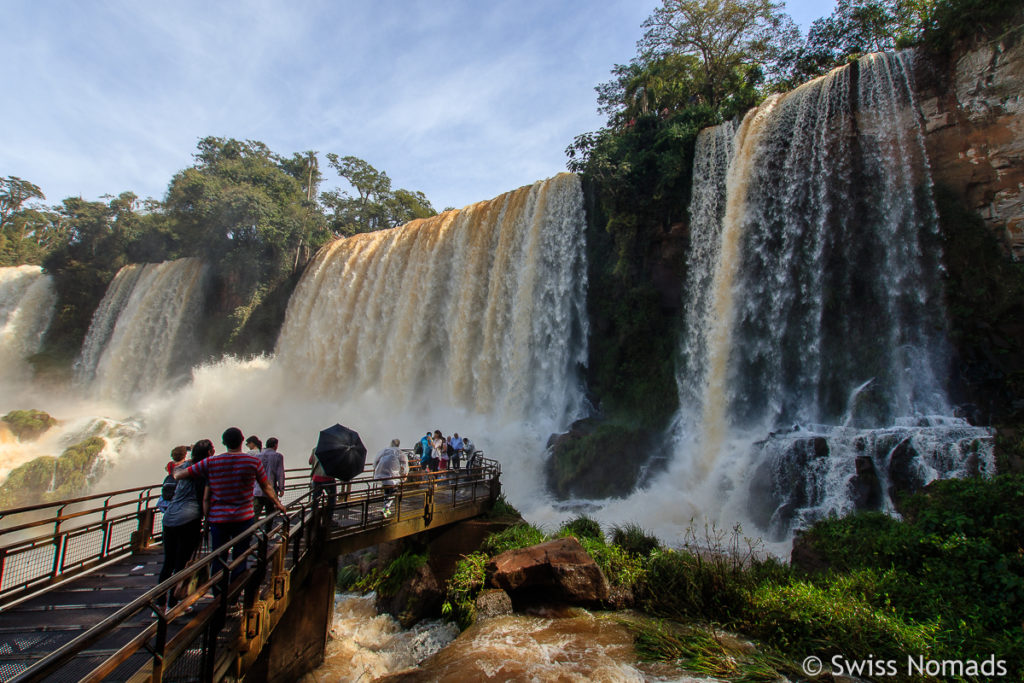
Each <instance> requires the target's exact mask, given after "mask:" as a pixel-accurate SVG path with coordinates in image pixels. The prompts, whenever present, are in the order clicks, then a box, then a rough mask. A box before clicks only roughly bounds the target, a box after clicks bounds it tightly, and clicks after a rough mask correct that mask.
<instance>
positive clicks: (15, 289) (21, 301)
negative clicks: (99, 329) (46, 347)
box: [0, 266, 57, 384]
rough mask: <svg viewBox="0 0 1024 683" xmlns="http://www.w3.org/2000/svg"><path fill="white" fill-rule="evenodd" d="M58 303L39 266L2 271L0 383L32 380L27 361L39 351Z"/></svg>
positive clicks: (51, 281) (0, 283)
mask: <svg viewBox="0 0 1024 683" xmlns="http://www.w3.org/2000/svg"><path fill="white" fill-rule="evenodd" d="M56 301H57V294H56V292H55V291H54V288H53V280H52V279H51V278H50V276H49V275H44V274H43V271H42V268H40V267H39V266H13V267H7V268H0V382H3V383H5V384H6V383H9V382H19V381H25V380H27V379H29V377H30V376H31V368H30V367H29V365H28V362H27V359H28V357H29V356H31V355H32V354H33V353H35V352H36V351H38V350H39V345H40V344H41V343H42V340H43V335H44V334H45V333H46V329H47V328H48V327H49V326H50V319H51V318H52V317H53V307H54V304H55V303H56Z"/></svg>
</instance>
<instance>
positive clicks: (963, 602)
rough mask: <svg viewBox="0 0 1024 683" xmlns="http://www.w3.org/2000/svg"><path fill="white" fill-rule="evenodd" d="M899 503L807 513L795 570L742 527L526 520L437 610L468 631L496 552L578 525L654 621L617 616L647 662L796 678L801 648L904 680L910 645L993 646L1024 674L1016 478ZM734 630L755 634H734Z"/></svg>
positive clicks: (975, 649) (961, 485) (1023, 517)
mask: <svg viewBox="0 0 1024 683" xmlns="http://www.w3.org/2000/svg"><path fill="white" fill-rule="evenodd" d="M902 508H903V509H904V510H905V511H906V518H905V520H903V521H901V520H897V519H894V518H892V517H888V516H886V515H882V514H879V513H860V514H857V515H854V516H851V517H847V518H844V519H828V520H824V521H821V522H819V523H817V524H815V525H814V526H812V527H811V528H810V529H809V530H808V531H807V532H805V534H804V537H803V538H802V539H801V541H800V543H801V544H802V545H804V546H805V547H807V548H810V552H811V555H812V556H813V557H814V560H815V561H814V562H813V563H803V564H802V565H800V564H798V565H797V566H790V565H786V564H783V563H781V562H779V561H778V560H776V559H774V558H772V557H771V556H768V555H766V554H765V553H764V552H763V550H762V549H761V547H760V545H759V542H758V541H754V540H751V539H747V538H744V537H743V535H742V531H741V530H740V529H739V528H736V529H733V530H731V531H722V530H719V529H715V528H713V527H708V528H705V529H703V530H697V529H692V528H691V529H690V530H689V531H688V532H687V535H686V538H685V539H684V542H683V545H682V547H681V548H679V549H667V548H663V547H660V546H659V545H658V544H657V542H656V541H655V540H654V539H653V538H652V537H651V536H650V535H649V534H647V533H646V532H644V530H643V529H641V528H639V527H637V526H636V525H631V524H627V525H625V526H623V527H621V528H615V529H614V530H613V534H612V538H611V540H610V541H606V540H605V536H604V533H603V531H602V530H601V527H600V525H598V524H597V523H596V522H594V520H592V519H589V518H587V517H577V518H575V519H573V520H570V521H568V522H566V523H565V524H564V525H562V527H561V528H559V529H558V530H557V531H556V532H555V533H554V534H551V535H548V534H545V533H544V532H543V531H542V530H541V529H538V528H536V527H532V526H529V525H526V524H522V525H519V526H516V527H512V528H510V529H508V530H506V531H504V532H502V533H500V534H496V535H494V536H492V537H491V538H490V539H488V541H487V543H486V544H485V546H484V547H482V548H481V549H480V551H478V552H476V553H473V554H472V555H470V556H467V557H465V558H464V559H463V560H462V561H461V562H460V563H459V565H458V568H457V570H456V572H455V575H454V576H453V577H452V579H451V580H450V581H449V583H448V587H447V602H446V604H445V607H444V610H445V613H446V614H448V615H449V616H450V617H451V618H453V619H454V620H456V621H457V622H458V623H459V624H460V625H461V626H462V627H463V628H465V627H466V626H468V625H469V624H470V623H472V621H473V618H474V613H475V609H474V600H475V598H476V595H477V594H478V593H479V592H480V591H481V590H482V589H483V587H484V585H485V578H486V576H485V567H486V564H487V561H488V560H489V559H490V558H491V557H493V556H494V555H496V554H498V553H499V552H503V551H505V550H510V549H513V548H520V547H526V546H530V545H533V544H535V543H540V542H542V541H544V540H547V539H548V538H553V537H562V536H573V537H575V538H577V539H578V540H579V541H580V543H581V544H582V545H583V546H584V548H585V549H586V550H587V552H589V553H590V555H591V556H592V557H593V558H594V559H595V561H596V562H597V563H598V565H599V566H600V567H601V568H602V570H603V571H604V572H605V574H606V576H607V577H608V579H609V582H610V583H611V584H612V585H613V586H617V587H619V588H621V589H625V590H628V591H631V592H632V593H633V594H634V595H635V597H636V601H637V606H638V607H640V608H642V609H643V611H644V612H645V613H647V614H648V615H650V616H652V617H655V618H656V619H654V620H652V619H649V618H647V617H637V616H635V615H634V616H628V615H625V616H623V617H622V619H623V622H624V623H625V625H626V626H627V627H629V628H630V629H631V630H633V631H634V633H635V636H636V640H637V647H638V653H639V654H640V655H641V656H642V657H644V658H647V659H654V660H661V661H668V662H673V663H675V664H678V665H680V666H684V667H686V668H687V669H688V670H690V671H697V672H702V673H706V674H709V675H715V676H720V677H723V678H726V679H728V680H737V681H739V680H776V679H777V676H778V675H780V674H783V675H785V674H796V675H797V676H798V677H799V676H800V675H802V674H800V673H799V668H798V662H800V661H801V660H802V659H803V658H804V657H806V656H809V655H815V656H818V657H820V658H821V659H822V660H824V661H825V662H826V663H827V662H829V661H830V660H831V658H832V657H833V656H839V657H842V658H843V660H844V661H855V660H868V659H871V658H873V659H875V660H881V661H890V660H891V661H895V662H897V663H898V664H897V669H898V671H897V673H896V674H895V675H892V676H888V674H887V675H886V676H883V678H885V679H886V680H911V679H914V676H908V675H907V668H906V661H907V657H908V656H909V657H914V658H917V657H924V658H925V659H930V660H958V661H964V662H967V661H971V660H973V661H976V662H982V661H984V660H986V659H988V658H989V657H990V656H991V655H995V656H996V659H997V660H1004V661H1005V662H1006V667H1007V672H1008V676H1009V677H1010V678H1016V677H1019V676H1021V675H1024V632H1022V631H1021V628H1020V614H1021V612H1022V608H1024V541H1022V537H1021V535H1020V529H1021V527H1022V525H1024V477H1022V476H1015V475H1001V476H998V477H995V478H991V479H967V480H948V481H940V482H935V483H933V484H932V485H930V486H929V487H927V488H926V489H925V490H924V491H923V492H921V493H918V494H916V495H914V496H911V497H909V498H908V499H906V500H905V501H904V502H903V504H902ZM805 556H806V555H805ZM659 619H660V620H659ZM727 631H731V632H735V633H739V634H741V637H752V638H755V639H756V641H757V642H758V643H759V645H758V646H757V647H756V648H755V649H753V650H751V649H750V648H736V647H734V646H731V645H729V638H727V637H725V636H724V633H725V632H727ZM733 640H735V639H733ZM759 672H760V673H759ZM868 678H869V679H874V676H873V675H872V674H870V673H869V674H868ZM964 678H965V679H966V680H975V679H979V678H984V676H974V677H972V676H970V675H967V676H965V677H964Z"/></svg>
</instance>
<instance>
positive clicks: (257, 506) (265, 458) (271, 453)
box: [250, 436, 284, 517]
mask: <svg viewBox="0 0 1024 683" xmlns="http://www.w3.org/2000/svg"><path fill="white" fill-rule="evenodd" d="M250 438H252V437H250ZM277 444H278V441H277V437H275V436H272V437H270V438H269V439H267V447H266V448H264V449H263V450H262V451H260V455H259V458H260V462H262V463H263V471H265V472H266V473H267V481H269V482H270V486H271V487H272V488H273V489H274V493H276V494H277V497H278V498H280V497H281V496H283V495H284V456H283V455H281V454H280V453H278V452H277ZM252 495H253V501H254V502H253V508H254V511H255V513H256V516H257V517H262V516H263V513H264V512H270V499H269V498H267V497H266V496H264V495H263V491H262V490H260V485H259V483H258V482H257V483H256V484H255V486H254V487H253V491H252Z"/></svg>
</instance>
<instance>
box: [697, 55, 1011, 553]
mask: <svg viewBox="0 0 1024 683" xmlns="http://www.w3.org/2000/svg"><path fill="white" fill-rule="evenodd" d="M908 61H909V56H907V55H905V54H902V53H901V54H896V55H883V54H875V55H868V56H866V57H864V58H862V59H861V60H859V61H858V62H857V63H856V64H852V65H849V66H847V67H843V68H840V69H836V70H835V71H833V72H832V73H830V74H828V75H826V76H824V77H822V78H819V79H816V80H814V81H811V82H810V83H807V84H804V85H803V86H801V87H799V88H797V89H796V90H794V91H792V92H790V93H787V94H785V95H781V96H773V97H771V98H769V99H768V100H766V101H765V102H764V103H763V104H762V105H761V106H760V107H759V108H757V109H755V110H753V111H751V112H750V113H748V114H747V116H746V117H745V118H744V120H743V122H742V124H741V125H740V126H739V128H738V129H737V130H736V133H735V135H731V134H732V130H733V127H732V125H731V124H724V125H723V126H719V127H717V128H715V129H711V130H708V131H705V132H703V133H702V134H701V136H700V138H699V139H698V146H697V156H696V160H695V168H694V177H695V185H694V192H693V199H692V202H691V209H690V212H691V221H692V247H691V254H690V259H689V269H690V270H689V280H688V294H689V296H691V297H692V300H693V304H692V306H691V307H690V308H689V309H688V310H687V313H686V320H685V325H686V327H685V333H684V340H683V342H682V345H681V363H680V367H681V372H680V377H679V386H680V404H681V406H682V408H681V411H680V415H679V418H678V421H677V434H678V438H679V441H680V448H679V450H680V453H681V457H682V460H684V461H685V462H686V463H687V467H686V472H687V476H688V477H689V481H688V485H689V486H693V485H694V484H696V483H700V484H705V483H706V482H707V478H708V477H709V476H711V475H712V473H717V477H716V478H714V480H713V481H712V485H713V486H719V487H722V488H725V489H727V490H733V491H739V492H741V495H734V496H732V497H733V498H734V499H735V498H739V497H741V496H742V497H744V498H746V497H747V495H748V494H749V497H750V501H749V503H748V504H747V505H746V510H744V511H743V512H742V513H741V515H740V516H742V517H748V518H750V517H752V518H753V519H754V520H755V521H758V522H759V523H761V524H762V525H766V526H770V527H771V528H772V530H773V531H774V535H775V536H776V537H778V538H782V537H785V535H786V534H787V533H789V531H790V530H791V528H793V526H794V525H798V524H802V523H805V522H807V521H810V520H812V519H814V518H816V517H818V516H821V515H822V514H827V513H828V512H846V511H849V509H852V508H853V507H855V506H857V505H860V506H866V507H878V508H887V507H889V506H890V503H889V501H888V495H889V488H890V487H891V485H892V482H889V483H888V485H885V482H887V481H888V479H889V475H890V474H891V473H893V472H894V471H895V470H896V469H899V470H900V471H901V472H902V473H903V475H905V477H909V478H910V479H912V481H910V482H909V483H910V484H911V487H916V486H919V485H921V484H922V483H926V482H927V481H929V480H931V479H934V478H936V477H945V476H956V475H958V474H963V473H964V472H966V471H967V469H969V468H967V467H966V466H965V465H964V462H965V461H966V460H967V459H968V457H969V455H970V454H973V458H974V464H973V465H972V466H971V467H972V468H973V470H974V471H986V470H988V469H990V468H991V465H992V463H991V447H990V445H989V441H990V438H989V432H988V431H987V430H981V429H976V428H972V427H969V426H968V425H966V424H964V423H962V422H961V421H952V424H951V423H950V422H951V421H950V420H944V421H936V420H930V421H929V420H920V419H917V418H915V420H914V422H915V424H914V425H913V426H910V425H904V426H901V427H899V428H898V429H896V428H893V429H896V431H895V432H893V433H892V434H889V435H888V436H885V437H882V436H879V435H878V433H877V432H872V431H870V429H871V428H879V427H885V426H887V425H893V424H895V423H896V422H897V418H899V417H900V416H909V415H936V414H940V415H941V414H949V413H951V412H952V411H951V408H950V406H949V402H948V399H947V397H946V390H945V386H944V384H943V377H944V376H945V375H946V374H947V366H948V359H949V352H948V343H947V340H946V321H945V314H944V308H943V304H942V291H941V272H942V270H941V268H942V266H941V258H942V255H941V249H940V244H939V236H938V227H937V216H936V211H935V206H934V203H933V200H932V188H931V181H930V175H929V171H928V162H927V157H926V156H925V151H924V145H923V141H922V138H921V132H920V129H919V125H918V116H919V115H918V111H917V108H916V103H915V101H914V97H913V89H912V85H911V82H910V64H909V63H908ZM730 137H731V138H732V141H731V151H730V143H729V142H728V140H729V138H730ZM723 179H724V182H723ZM723 204H724V209H723ZM917 422H921V423H922V424H917ZM936 422H938V423H936ZM817 423H828V424H836V425H838V424H842V425H844V427H842V428H831V427H828V428H826V427H818V428H809V427H808V426H807V425H812V424H817ZM793 424H796V425H799V426H798V427H797V428H794V429H786V430H785V431H786V432H787V433H786V434H784V435H781V434H778V433H771V434H770V436H769V438H768V439H767V440H763V441H760V442H757V443H756V444H755V445H754V446H753V447H751V446H749V445H748V446H747V447H742V446H738V444H739V443H742V442H744V441H745V443H747V444H750V442H751V441H752V440H753V439H752V438H750V436H749V435H752V434H759V435H761V436H762V437H763V436H764V435H765V434H769V432H779V431H780V430H779V426H780V425H793ZM742 435H745V436H742ZM911 443H912V444H913V448H911V447H910V446H908V445H906V444H911ZM899 444H905V445H904V448H903V453H904V455H902V456H899V457H897V456H896V450H898V449H899V447H900V446H899ZM950 444H952V445H950ZM910 451H913V453H914V454H915V455H916V456H918V457H919V459H920V463H918V464H915V465H913V466H912V467H911V466H905V465H906V463H905V462H904V460H906V459H907V456H906V454H907V453H908V452H910ZM893 458H896V460H897V461H898V462H899V463H900V464H899V465H898V466H894V465H893V464H892V459H893ZM911 459H913V458H911ZM739 460H746V462H747V464H748V466H747V467H744V468H737V467H736V463H737V461H739ZM750 471H754V472H756V474H754V475H753V476H750V475H749V472H750ZM911 471H912V472H913V475H912V476H911V475H910V474H907V473H908V472H911ZM737 472H747V473H748V474H745V475H743V478H744V479H748V478H749V481H742V482H741V481H737V477H736V473H737ZM897 478H898V477H897ZM858 487H860V489H863V490H861V491H860V493H858V490H860V489H858ZM869 489H870V490H869Z"/></svg>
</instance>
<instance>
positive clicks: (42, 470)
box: [0, 436, 106, 509]
mask: <svg viewBox="0 0 1024 683" xmlns="http://www.w3.org/2000/svg"><path fill="white" fill-rule="evenodd" d="M104 446H106V442H105V441H104V440H103V439H102V438H100V437H98V436H92V437H89V438H88V439H85V440H84V441H80V442H79V443H76V444H73V445H71V446H69V447H68V448H66V449H65V450H64V452H63V453H62V454H61V455H60V457H58V458H54V457H50V456H42V457H39V458H35V459H33V460H31V461H29V462H27V463H25V464H24V465H21V466H19V467H16V468H15V469H13V470H12V471H11V473H10V474H8V475H7V479H5V480H4V483H3V485H0V509H6V508H14V507H22V506H26V505H34V504H36V503H46V502H49V501H53V500H64V499H67V498H75V497H78V496H82V495H85V494H86V493H87V492H88V490H89V487H90V486H91V485H92V484H93V483H94V482H95V481H96V480H97V479H99V477H100V476H101V475H102V474H103V462H102V461H101V460H100V458H99V456H100V453H101V452H102V451H103V448H104Z"/></svg>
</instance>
